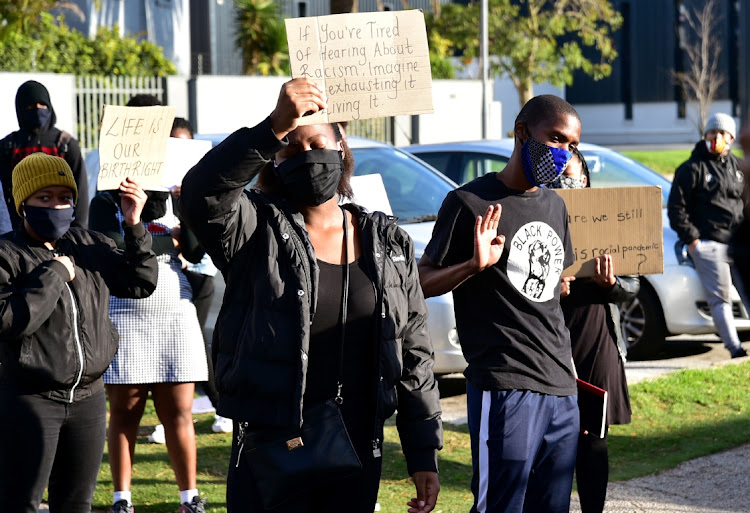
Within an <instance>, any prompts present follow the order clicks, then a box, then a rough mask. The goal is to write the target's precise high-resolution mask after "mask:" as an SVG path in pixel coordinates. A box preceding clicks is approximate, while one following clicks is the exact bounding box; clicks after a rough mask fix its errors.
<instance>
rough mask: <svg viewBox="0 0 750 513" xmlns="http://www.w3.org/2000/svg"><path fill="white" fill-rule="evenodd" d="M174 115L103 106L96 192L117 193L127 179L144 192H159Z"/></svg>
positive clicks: (159, 108) (156, 109)
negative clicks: (131, 180) (113, 191)
mask: <svg viewBox="0 0 750 513" xmlns="http://www.w3.org/2000/svg"><path fill="white" fill-rule="evenodd" d="M174 114H175V108H174V107H162V106H155V107H121V106H119V105H105V106H104V114H103V115H102V126H101V131H100V134H99V177H98V180H97V189H98V190H100V191H103V190H111V189H117V188H118V187H119V186H120V182H122V181H123V180H124V179H125V177H127V176H129V177H131V178H132V179H133V180H135V181H136V182H138V183H139V184H140V185H141V187H143V188H144V189H158V190H162V189H163V188H164V186H163V175H164V157H165V154H166V151H167V139H169V133H170V131H171V130H172V122H173V121H174Z"/></svg>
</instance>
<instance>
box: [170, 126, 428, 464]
mask: <svg viewBox="0 0 750 513" xmlns="http://www.w3.org/2000/svg"><path fill="white" fill-rule="evenodd" d="M285 145H286V143H285V142H280V141H279V140H278V139H277V138H276V136H275V135H274V134H273V132H272V130H271V125H270V122H269V121H268V119H266V120H265V121H264V122H262V123H261V124H259V125H258V126H256V127H254V128H252V129H250V128H243V129H240V130H238V131H237V132H235V133H233V134H232V135H230V136H229V137H228V138H227V139H226V140H225V141H224V142H223V143H221V144H220V145H219V146H217V147H216V148H214V149H213V150H212V151H211V152H209V153H208V154H207V155H206V156H205V157H204V158H203V159H202V160H201V161H200V162H199V163H198V164H197V165H196V166H195V167H194V168H193V169H192V170H191V171H190V172H189V173H188V174H187V176H186V177H185V179H184V180H183V182H182V196H181V197H180V212H181V215H182V219H183V221H184V222H185V223H186V224H187V225H189V226H190V228H191V229H192V230H193V232H194V233H195V234H196V236H197V237H198V240H199V241H200V243H201V245H202V246H203V247H204V248H206V251H207V253H208V254H209V255H210V256H211V258H212V259H213V261H214V263H215V264H216V265H217V267H218V268H219V269H221V271H222V274H223V275H224V279H225V282H226V283H227V289H226V292H225V294H224V303H223V305H222V308H221V312H220V313H219V318H218V320H217V323H216V327H215V331H214V340H213V344H214V355H215V358H214V362H215V365H216V381H217V388H218V390H219V395H220V400H219V408H218V412H219V414H220V415H223V416H227V417H231V418H233V419H235V420H239V421H244V422H248V423H250V424H253V425H263V426H269V427H272V426H284V427H288V426H298V425H300V423H301V421H302V406H303V405H302V397H303V393H304V390H305V382H306V372H307V358H308V344H309V334H310V333H309V331H310V324H311V319H312V317H313V315H314V313H315V307H316V303H317V290H318V268H317V263H316V259H315V254H314V251H313V248H312V245H311V244H310V240H309V237H308V235H307V231H306V229H305V223H304V219H303V218H302V215H301V214H300V213H299V212H297V211H296V209H295V208H294V207H293V206H292V205H291V204H289V203H287V202H286V201H284V200H282V199H280V198H278V197H277V198H272V197H268V196H266V195H265V194H263V193H261V192H260V191H257V190H253V191H249V192H248V191H245V190H244V187H245V186H246V185H247V184H248V183H249V182H250V180H251V179H252V178H253V177H254V175H255V174H256V173H257V172H258V170H259V169H260V168H261V167H262V166H263V165H265V164H266V162H267V161H268V159H269V158H271V157H272V156H273V154H274V153H275V152H276V151H278V150H280V149H281V148H283V147H284V146H285ZM347 208H348V209H349V210H350V211H351V212H352V213H353V215H354V217H355V218H356V219H357V220H358V222H359V227H360V231H361V234H362V237H361V244H362V258H363V259H364V262H366V266H365V272H366V274H367V275H368V277H369V278H370V279H371V280H372V282H373V283H374V285H375V289H376V297H377V307H376V312H378V314H377V316H378V317H379V322H378V323H377V328H376V329H377V334H376V339H375V340H377V342H378V346H377V348H376V354H377V355H378V356H377V359H376V362H374V365H377V367H378V368H377V374H376V376H378V377H379V380H378V381H377V382H375V383H373V394H377V396H376V397H377V401H376V404H377V412H376V413H377V417H378V418H377V421H378V422H380V423H382V422H383V421H384V420H385V419H386V418H388V417H390V416H391V415H392V414H393V412H394V411H395V409H396V407H398V412H399V413H398V418H397V425H398V428H399V432H400V435H401V442H402V445H403V449H404V453H405V454H406V458H407V463H408V466H409V472H410V473H413V472H414V471H417V470H435V468H436V467H435V459H436V453H437V449H438V448H439V447H440V446H441V445H442V428H441V423H440V402H439V393H438V389H437V385H436V382H435V379H434V375H433V372H432V365H433V350H432V344H431V341H430V338H429V335H428V332H427V324H426V321H427V306H426V304H425V301H424V296H423V295H422V290H421V288H420V285H419V279H418V273H417V268H416V263H415V260H414V250H413V243H412V241H411V239H410V238H409V236H408V235H407V234H406V232H404V231H403V230H402V229H401V228H399V227H398V226H397V225H396V224H395V219H394V218H393V217H388V216H386V215H385V214H382V213H376V214H367V213H365V212H363V211H362V210H361V209H359V208H358V207H355V206H348V207H347ZM376 424H377V422H376Z"/></svg>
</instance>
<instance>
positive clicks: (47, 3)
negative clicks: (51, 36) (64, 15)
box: [0, 0, 84, 41]
mask: <svg viewBox="0 0 750 513" xmlns="http://www.w3.org/2000/svg"><path fill="white" fill-rule="evenodd" d="M53 9H59V10H66V11H70V12H72V13H73V14H74V15H76V16H78V17H79V18H80V19H84V15H83V11H81V9H80V8H79V7H78V6H77V5H76V4H75V3H73V2H63V1H61V0H0V41H2V40H4V39H5V38H6V37H7V35H8V34H10V33H12V32H16V33H22V34H29V33H30V32H32V31H34V30H35V29H38V28H39V26H40V25H41V15H42V13H46V12H49V11H51V10H53Z"/></svg>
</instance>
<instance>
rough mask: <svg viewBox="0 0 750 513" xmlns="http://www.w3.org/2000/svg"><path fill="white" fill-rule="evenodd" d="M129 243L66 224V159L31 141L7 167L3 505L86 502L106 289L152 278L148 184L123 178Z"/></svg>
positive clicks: (111, 333)
mask: <svg viewBox="0 0 750 513" xmlns="http://www.w3.org/2000/svg"><path fill="white" fill-rule="evenodd" d="M120 197H121V198H122V205H123V214H124V215H123V217H124V222H123V225H124V230H125V240H126V248H125V250H124V251H122V250H119V249H117V247H116V245H115V243H114V242H113V241H112V240H111V239H109V238H107V237H105V236H103V235H101V234H99V233H96V232H92V231H88V230H85V229H82V228H76V227H71V223H72V222H73V220H74V219H75V204H76V201H77V200H78V189H77V187H76V182H75V180H74V179H73V173H72V172H71V170H70V166H69V165H68V164H67V162H65V160H64V159H61V158H59V157H54V156H50V155H46V154H44V153H34V154H32V155H29V156H28V157H26V158H24V159H23V160H22V161H21V162H19V164H18V165H17V166H16V167H15V169H14V170H13V199H14V202H15V207H16V211H17V212H18V214H19V215H20V216H21V217H22V218H23V223H21V224H19V225H18V227H17V228H16V230H15V231H14V232H10V233H7V234H5V235H3V236H2V237H0V411H2V412H3V413H4V415H3V421H2V422H0V505H2V506H0V509H2V510H3V511H13V512H14V513H36V512H37V509H38V507H39V503H40V502H41V500H42V495H43V493H44V490H45V488H48V489H49V509H50V512H51V513H56V512H66V513H89V512H90V511H91V501H92V498H93V494H94V488H95V486H96V476H97V472H98V470H99V465H100V463H101V458H102V453H103V451H104V439H105V431H106V402H105V395H104V383H103V381H102V374H103V373H104V371H105V370H106V369H107V366H108V365H109V363H110V362H111V361H112V358H113V357H114V355H115V353H116V351H117V346H118V338H119V337H118V335H117V331H116V330H115V328H114V326H113V324H112V322H111V321H110V319H109V316H108V315H107V312H108V308H107V305H108V304H109V297H110V294H113V295H115V296H118V297H128V298H143V297H147V296H149V295H150V294H151V293H152V292H153V291H154V289H155V288H156V279H157V267H156V256H155V255H154V253H153V252H152V251H151V235H150V234H149V233H148V232H147V231H146V230H145V229H144V228H143V225H142V223H141V219H140V217H141V210H142V209H143V205H144V203H145V201H146V194H145V193H144V191H143V190H142V189H141V187H140V186H139V185H138V184H137V183H135V182H134V181H132V180H131V179H129V178H127V179H125V181H123V182H122V183H121V184H120Z"/></svg>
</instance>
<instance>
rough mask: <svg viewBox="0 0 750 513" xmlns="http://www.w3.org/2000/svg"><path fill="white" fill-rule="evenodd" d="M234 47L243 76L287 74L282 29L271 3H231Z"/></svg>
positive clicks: (268, 0) (258, 0)
mask: <svg viewBox="0 0 750 513" xmlns="http://www.w3.org/2000/svg"><path fill="white" fill-rule="evenodd" d="M235 5H236V7H237V14H236V17H235V23H236V25H237V37H236V41H235V42H236V44H237V47H238V48H239V49H240V50H241V51H242V67H243V71H244V72H245V73H247V74H261V75H270V74H273V75H282V74H284V73H285V72H288V67H289V56H288V55H287V54H288V50H287V43H286V30H285V28H284V21H283V20H282V19H281V16H280V13H279V7H278V4H277V3H276V2H275V0H235Z"/></svg>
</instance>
